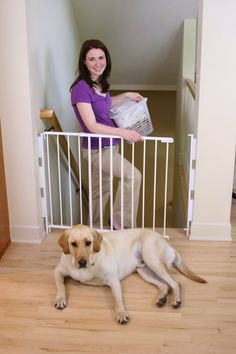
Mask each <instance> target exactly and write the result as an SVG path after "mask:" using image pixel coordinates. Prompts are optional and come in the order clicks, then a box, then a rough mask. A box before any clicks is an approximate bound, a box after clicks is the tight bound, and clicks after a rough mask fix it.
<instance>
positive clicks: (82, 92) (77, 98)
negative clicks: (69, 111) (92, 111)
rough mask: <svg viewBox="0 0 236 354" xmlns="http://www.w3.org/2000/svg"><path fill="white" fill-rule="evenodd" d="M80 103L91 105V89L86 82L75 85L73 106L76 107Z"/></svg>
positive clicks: (72, 94) (72, 97)
mask: <svg viewBox="0 0 236 354" xmlns="http://www.w3.org/2000/svg"><path fill="white" fill-rule="evenodd" d="M78 102H86V103H91V88H90V86H89V85H88V84H87V82H85V81H84V80H80V81H79V82H78V83H77V84H75V85H74V86H73V88H72V91H71V104H72V105H76V103H78Z"/></svg>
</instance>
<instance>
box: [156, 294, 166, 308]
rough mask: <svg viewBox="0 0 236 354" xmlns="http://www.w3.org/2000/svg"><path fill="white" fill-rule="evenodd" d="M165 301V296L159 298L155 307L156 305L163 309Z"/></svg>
mask: <svg viewBox="0 0 236 354" xmlns="http://www.w3.org/2000/svg"><path fill="white" fill-rule="evenodd" d="M166 300H167V295H165V296H163V297H161V298H159V299H158V301H157V303H156V305H157V306H158V307H163V306H164V305H165V304H166Z"/></svg>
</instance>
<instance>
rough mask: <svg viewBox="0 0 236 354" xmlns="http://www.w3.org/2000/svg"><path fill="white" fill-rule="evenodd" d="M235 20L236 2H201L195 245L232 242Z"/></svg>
mask: <svg viewBox="0 0 236 354" xmlns="http://www.w3.org/2000/svg"><path fill="white" fill-rule="evenodd" d="M235 14H236V2H235V1H234V0H225V1H215V0H204V1H203V0H201V1H200V7H199V26H198V39H199V41H198V58H197V97H196V102H197V106H198V112H197V116H198V132H197V135H198V136H197V162H196V181H195V194H194V214H193V223H192V228H191V239H210V240H230V239H231V226H230V211H231V195H232V184H233V170H234V156H235V141H236V124H235V115H236V99H235V82H236V70H235V63H236V41H235V34H236V20H235V19H236V18H235ZM200 21H201V22H200Z"/></svg>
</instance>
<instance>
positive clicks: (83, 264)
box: [79, 258, 87, 268]
mask: <svg viewBox="0 0 236 354" xmlns="http://www.w3.org/2000/svg"><path fill="white" fill-rule="evenodd" d="M86 264H87V260H86V259H85V258H80V260H79V266H80V268H85V267H86Z"/></svg>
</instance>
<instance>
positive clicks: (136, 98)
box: [125, 92, 144, 102]
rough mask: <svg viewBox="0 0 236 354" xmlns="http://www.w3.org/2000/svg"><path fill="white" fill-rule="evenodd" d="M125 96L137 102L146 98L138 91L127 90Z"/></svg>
mask: <svg viewBox="0 0 236 354" xmlns="http://www.w3.org/2000/svg"><path fill="white" fill-rule="evenodd" d="M125 97H126V98H129V99H130V100H132V101H135V102H140V101H142V100H143V99H144V97H143V96H142V95H140V93H138V92H126V93H125Z"/></svg>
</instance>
